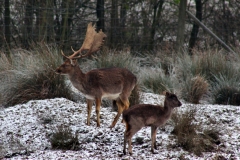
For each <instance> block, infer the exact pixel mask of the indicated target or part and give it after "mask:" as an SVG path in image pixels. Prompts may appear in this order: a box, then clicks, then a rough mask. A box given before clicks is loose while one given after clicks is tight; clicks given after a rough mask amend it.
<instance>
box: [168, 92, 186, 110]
mask: <svg viewBox="0 0 240 160" xmlns="http://www.w3.org/2000/svg"><path fill="white" fill-rule="evenodd" d="M164 94H165V101H164V106H167V107H172V108H174V107H180V106H181V105H182V103H181V102H180V101H179V100H178V97H177V96H176V95H175V94H174V93H170V92H165V93H164Z"/></svg>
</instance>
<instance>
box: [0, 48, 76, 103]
mask: <svg viewBox="0 0 240 160" xmlns="http://www.w3.org/2000/svg"><path fill="white" fill-rule="evenodd" d="M0 59H1V60H0V61H2V62H3V63H1V66H0V68H1V69H2V70H1V71H0V80H1V87H0V91H1V96H0V98H1V99H0V104H2V105H4V106H12V105H16V104H20V103H25V102H27V101H29V100H33V99H47V98H55V97H66V98H68V99H72V92H71V91H70V89H69V87H68V86H67V85H66V83H65V79H64V77H63V76H60V75H57V74H56V73H55V72H54V70H55V69H56V68H57V67H58V65H60V64H61V63H62V57H61V56H60V55H59V53H58V50H57V49H56V48H54V47H50V46H47V45H42V44H41V45H37V46H36V47H35V49H34V50H32V51H26V50H17V51H12V53H11V54H10V56H9V57H6V56H5V55H2V56H1V57H0Z"/></svg>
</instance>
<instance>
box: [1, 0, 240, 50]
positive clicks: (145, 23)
mask: <svg viewBox="0 0 240 160" xmlns="http://www.w3.org/2000/svg"><path fill="white" fill-rule="evenodd" d="M238 8H240V1H238V0H220V1H219V0H195V1H194V0H190V1H187V0H181V1H180V0H121V1H120V0H41V1H40V0H2V1H0V30H1V34H0V47H1V48H2V49H4V50H5V51H6V50H9V49H11V48H24V49H29V48H30V47H31V46H32V44H34V43H37V42H44V43H47V44H52V43H54V44H57V45H58V46H59V48H60V49H63V50H65V49H67V50H69V51H70V46H73V48H74V49H78V48H80V46H81V44H82V41H83V39H84V36H85V32H86V26H87V24H88V23H89V22H93V23H96V28H97V30H99V29H102V30H103V31H104V32H105V33H106V34H107V36H108V38H107V40H106V41H107V42H106V46H107V47H108V48H111V49H119V50H124V49H127V50H131V51H132V53H134V52H135V51H146V50H147V51H156V50H165V51H168V52H169V51H172V50H173V49H177V51H178V50H179V48H185V49H187V50H188V51H190V52H189V53H190V54H191V53H192V52H191V51H192V49H201V50H206V49H209V48H216V47H217V48H221V45H219V43H218V41H217V40H216V39H215V38H213V37H212V36H211V35H209V34H208V33H207V32H206V31H205V30H203V29H202V28H201V27H199V25H198V24H197V23H195V22H194V21H193V19H192V18H190V17H189V15H188V14H186V13H185V10H188V11H189V12H191V13H192V14H193V15H195V17H196V18H197V19H198V20H199V21H201V22H202V23H203V24H204V25H205V26H206V27H207V28H208V29H209V30H211V31H212V32H213V33H214V34H216V35H217V36H218V37H219V38H220V39H221V40H222V41H223V42H224V43H225V44H226V45H228V46H230V47H231V48H235V47H238V46H239V45H240V43H239V39H240V34H239V30H240V29H239V27H240V13H239V12H240V10H239V9H238Z"/></svg>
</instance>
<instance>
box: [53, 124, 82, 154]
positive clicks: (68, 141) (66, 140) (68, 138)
mask: <svg viewBox="0 0 240 160" xmlns="http://www.w3.org/2000/svg"><path fill="white" fill-rule="evenodd" d="M50 142H51V145H52V148H53V149H63V150H78V148H79V141H78V135H77V134H75V135H74V134H72V132H71V130H70V129H69V127H64V126H59V127H58V128H57V130H56V132H54V133H53V135H52V138H51V139H50Z"/></svg>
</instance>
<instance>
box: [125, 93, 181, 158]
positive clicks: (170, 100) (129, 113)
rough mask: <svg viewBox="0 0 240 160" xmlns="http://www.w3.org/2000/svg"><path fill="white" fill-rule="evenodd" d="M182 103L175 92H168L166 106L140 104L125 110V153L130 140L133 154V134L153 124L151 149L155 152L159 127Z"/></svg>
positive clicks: (129, 146) (130, 151) (129, 149)
mask: <svg viewBox="0 0 240 160" xmlns="http://www.w3.org/2000/svg"><path fill="white" fill-rule="evenodd" d="M181 105H182V104H181V102H180V101H179V100H178V98H177V96H176V95H175V94H172V93H169V92H166V97H165V101H164V106H159V105H151V104H139V105H135V106H132V107H130V108H129V109H128V110H125V111H124V112H123V115H122V117H123V122H124V123H125V124H126V130H125V133H124V148H123V153H124V154H126V143H127V142H128V151H129V153H130V154H132V146H131V139H132V136H133V135H134V134H135V133H137V132H138V131H139V130H140V129H141V128H142V127H144V126H151V137H152V145H151V151H152V153H154V148H155V149H156V148H157V146H156V133H157V128H158V127H159V126H162V125H164V124H165V123H166V121H167V120H168V119H169V118H170V117H171V114H172V111H173V109H174V108H175V107H180V106H181Z"/></svg>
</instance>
